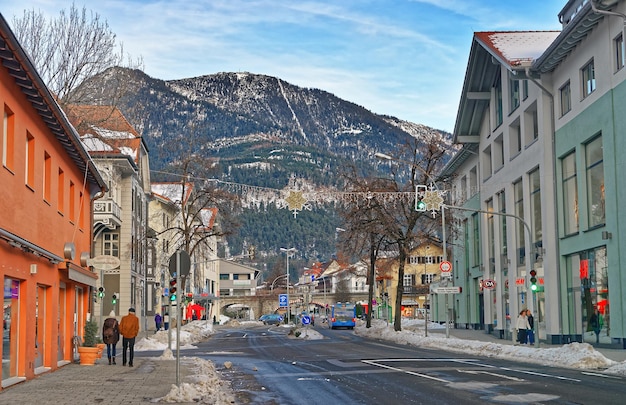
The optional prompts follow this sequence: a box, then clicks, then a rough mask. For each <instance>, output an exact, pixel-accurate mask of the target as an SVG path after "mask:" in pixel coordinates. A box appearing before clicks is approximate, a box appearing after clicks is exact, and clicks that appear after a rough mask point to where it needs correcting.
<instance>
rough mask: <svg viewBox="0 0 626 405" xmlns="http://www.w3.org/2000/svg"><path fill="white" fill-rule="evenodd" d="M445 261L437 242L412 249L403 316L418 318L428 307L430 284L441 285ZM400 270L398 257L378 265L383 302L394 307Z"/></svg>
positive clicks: (403, 303) (405, 273)
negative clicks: (441, 268) (442, 265)
mask: <svg viewBox="0 0 626 405" xmlns="http://www.w3.org/2000/svg"><path fill="white" fill-rule="evenodd" d="M442 261H443V249H442V247H441V245H439V244H437V243H435V242H431V241H428V242H425V243H422V244H421V245H419V246H417V247H416V248H414V249H412V250H411V252H410V254H409V257H408V259H407V263H405V265H404V278H403V279H402V281H401V282H402V316H405V317H416V316H418V314H420V313H423V310H424V309H426V308H427V305H428V304H427V303H428V301H429V295H430V285H431V284H432V283H435V282H439V280H440V274H441V270H440V268H439V265H440V264H441V262H442ZM398 267H399V263H398V259H397V258H382V259H379V260H378V261H377V262H376V268H377V280H378V282H379V291H380V294H381V301H386V302H387V303H388V305H389V306H391V307H392V308H393V307H395V305H396V295H397V286H398ZM385 294H386V295H385ZM394 313H395V311H392V314H394Z"/></svg>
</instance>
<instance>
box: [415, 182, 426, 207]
mask: <svg viewBox="0 0 626 405" xmlns="http://www.w3.org/2000/svg"><path fill="white" fill-rule="evenodd" d="M425 195H426V186H424V185H419V186H415V211H419V212H425V211H426V203H425V202H424V201H423V199H424V196H425Z"/></svg>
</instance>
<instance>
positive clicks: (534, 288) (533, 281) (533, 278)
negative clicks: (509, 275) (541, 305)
mask: <svg viewBox="0 0 626 405" xmlns="http://www.w3.org/2000/svg"><path fill="white" fill-rule="evenodd" d="M530 289H531V291H533V292H535V291H537V270H534V269H533V270H531V271H530Z"/></svg>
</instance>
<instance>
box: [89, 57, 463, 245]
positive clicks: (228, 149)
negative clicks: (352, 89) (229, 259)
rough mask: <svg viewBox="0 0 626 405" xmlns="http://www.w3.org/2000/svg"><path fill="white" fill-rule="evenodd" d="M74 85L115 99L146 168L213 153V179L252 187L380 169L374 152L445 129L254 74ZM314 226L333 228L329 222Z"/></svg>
mask: <svg viewBox="0 0 626 405" xmlns="http://www.w3.org/2000/svg"><path fill="white" fill-rule="evenodd" d="M78 91H79V92H81V93H82V94H83V97H81V99H83V100H85V102H87V103H93V104H115V105H117V106H118V108H119V109H120V110H121V111H122V112H123V114H124V115H125V116H126V118H127V119H128V120H129V121H130V122H131V124H133V125H134V126H135V128H136V129H137V131H138V132H139V133H141V134H142V136H143V137H144V138H145V140H146V143H147V144H148V147H149V150H150V166H151V168H152V169H153V170H156V171H157V172H158V171H161V170H166V169H167V167H168V165H170V164H171V163H172V162H177V161H180V159H182V158H184V157H185V156H189V155H190V154H192V153H193V154H194V156H199V157H206V158H211V159H212V160H215V161H218V162H219V163H220V165H219V167H220V168H221V170H222V173H221V175H220V176H221V179H223V180H226V181H230V182H236V183H242V184H248V185H253V186H263V187H272V188H278V189H281V188H284V187H285V186H286V185H287V184H288V181H289V179H290V178H292V177H294V176H295V177H297V178H302V179H306V180H307V181H308V182H310V183H312V184H315V185H319V186H324V187H333V186H336V185H338V184H339V183H340V181H341V179H340V175H341V174H342V173H344V172H345V171H344V169H345V167H347V166H348V165H355V166H356V167H357V168H358V169H359V170H360V171H361V172H363V173H376V172H379V171H380V170H384V169H385V167H387V168H388V164H387V165H381V163H380V161H377V160H376V158H375V157H374V153H376V152H382V153H385V154H388V155H392V156H394V155H397V154H398V150H399V149H400V148H401V147H402V146H403V145H406V144H407V143H409V142H411V141H414V140H415V139H417V140H419V142H421V143H423V144H429V143H432V142H438V143H443V144H444V145H445V146H449V144H450V138H451V137H450V134H447V133H444V132H442V131H438V130H435V129H433V128H429V127H426V126H424V125H420V124H416V123H411V122H407V121H403V120H401V119H398V118H395V117H389V116H383V115H378V114H374V113H372V112H371V111H368V110H367V109H365V108H364V107H361V106H359V105H356V104H354V103H351V102H349V101H345V100H342V99H340V98H338V97H336V96H334V95H333V94H331V93H328V92H326V91H323V90H318V89H310V88H302V87H298V86H295V85H292V84H290V83H287V82H285V81H284V80H281V79H279V78H276V77H271V76H265V75H258V74H252V73H241V72H240V73H217V74H212V75H206V76H201V77H195V78H188V79H181V80H169V81H165V80H159V79H155V78H151V77H149V76H147V75H146V74H145V73H143V72H142V71H139V70H130V69H122V68H115V69H110V70H108V71H107V72H105V73H104V74H102V75H100V76H98V77H96V78H94V79H92V80H90V81H89V82H87V83H84V84H83V85H82V86H81V88H80V89H79V90H78ZM406 169H407V171H408V170H409V168H408V167H407V168H406ZM158 177H159V176H158V173H157V174H155V175H153V178H157V179H158ZM329 221H330V220H329ZM332 221H337V219H336V217H334V219H332ZM321 225H322V226H320V227H321V228H326V230H327V231H329V232H331V233H332V230H334V225H333V224H332V223H328V224H326V226H323V225H324V224H321ZM251 243H255V242H251ZM318 244H319V243H318ZM332 245H333V244H332V243H329V246H328V249H330V251H331V252H334V246H332ZM257 246H258V243H257ZM318 247H319V246H318ZM321 250H322V252H321V254H327V253H328V252H326V251H325V250H326V249H321Z"/></svg>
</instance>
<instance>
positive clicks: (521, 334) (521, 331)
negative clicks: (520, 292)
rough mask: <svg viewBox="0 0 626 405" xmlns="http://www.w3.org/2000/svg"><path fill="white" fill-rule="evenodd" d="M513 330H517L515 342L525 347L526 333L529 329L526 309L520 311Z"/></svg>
mask: <svg viewBox="0 0 626 405" xmlns="http://www.w3.org/2000/svg"><path fill="white" fill-rule="evenodd" d="M515 328H516V329H517V341H518V342H519V343H520V344H522V345H525V344H526V336H527V333H528V329H530V325H529V324H528V318H526V309H525V308H524V309H522V310H521V312H520V313H519V316H518V317H517V322H516V323H515Z"/></svg>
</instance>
